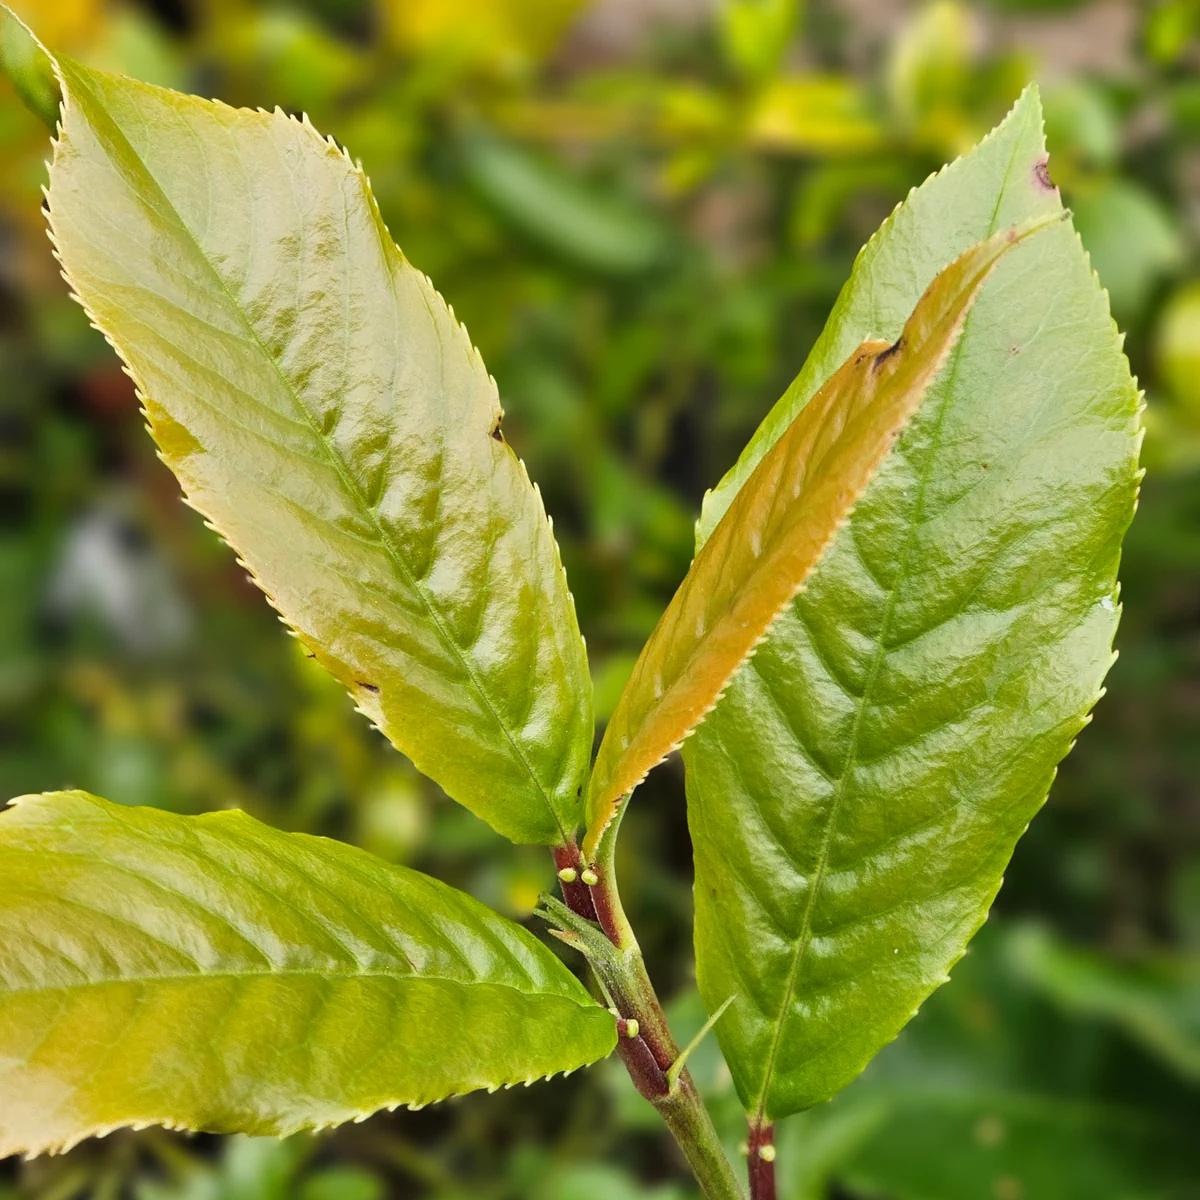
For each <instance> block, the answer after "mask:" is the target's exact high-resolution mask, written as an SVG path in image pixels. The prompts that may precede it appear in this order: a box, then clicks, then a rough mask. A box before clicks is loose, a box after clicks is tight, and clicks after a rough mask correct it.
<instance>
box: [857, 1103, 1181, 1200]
mask: <svg viewBox="0 0 1200 1200" xmlns="http://www.w3.org/2000/svg"><path fill="white" fill-rule="evenodd" d="M1172 1157H1174V1158H1175V1159H1176V1160H1178V1159H1179V1158H1181V1157H1182V1156H1181V1155H1180V1154H1179V1144H1178V1140H1176V1139H1173V1138H1171V1137H1169V1136H1167V1135H1166V1134H1165V1133H1164V1132H1163V1131H1162V1130H1160V1129H1158V1128H1156V1126H1155V1124H1154V1122H1153V1121H1152V1119H1151V1118H1149V1117H1148V1116H1144V1115H1143V1114H1140V1113H1137V1112H1129V1111H1128V1110H1125V1109H1121V1108H1110V1107H1107V1106H1105V1105H1100V1104H1091V1103H1088V1102H1087V1101H1074V1102H1071V1101H1064V1100H1063V1099H1062V1098H1061V1097H1057V1096H1053V1095H1042V1096H1012V1095H1006V1094H1003V1093H1000V1094H994V1095H989V1094H988V1093H987V1092H976V1091H972V1090H969V1089H959V1090H956V1091H955V1092H952V1093H950V1094H938V1093H933V1094H929V1093H923V1092H922V1091H921V1090H920V1089H918V1091H917V1092H916V1093H915V1094H912V1095H910V1096H907V1097H903V1096H898V1095H897V1096H894V1097H893V1098H892V1104H891V1106H890V1109H889V1110H888V1120H887V1121H886V1122H884V1123H883V1126H882V1128H881V1129H880V1130H879V1131H878V1132H877V1133H876V1134H875V1136H873V1137H868V1138H866V1139H865V1141H864V1144H863V1145H862V1146H861V1147H860V1148H859V1149H858V1150H857V1152H856V1153H855V1154H853V1155H852V1156H851V1158H850V1161H849V1162H848V1163H847V1165H846V1166H845V1167H844V1168H843V1169H842V1170H840V1171H839V1172H837V1174H838V1177H839V1179H840V1180H841V1181H842V1182H843V1184H844V1185H845V1186H847V1187H849V1188H850V1189H851V1190H852V1191H853V1192H854V1193H855V1194H865V1195H868V1196H871V1195H885V1196H888V1197H889V1198H890V1200H961V1198H962V1197H966V1196H981V1197H994V1198H995V1200H1130V1198H1131V1197H1137V1198H1138V1200H1151V1198H1154V1200H1168V1198H1172V1197H1181V1196H1183V1195H1184V1194H1185V1193H1182V1192H1179V1191H1177V1190H1176V1188H1177V1187H1178V1186H1180V1184H1181V1183H1182V1180H1183V1179H1184V1175H1183V1173H1182V1168H1181V1167H1180V1165H1179V1163H1178V1161H1176V1163H1175V1164H1174V1170H1172V1169H1171V1168H1170V1165H1169V1159H1170V1158H1172Z"/></svg>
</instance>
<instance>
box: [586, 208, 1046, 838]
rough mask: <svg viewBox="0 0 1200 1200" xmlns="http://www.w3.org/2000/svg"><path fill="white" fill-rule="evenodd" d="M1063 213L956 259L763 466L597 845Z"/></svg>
mask: <svg viewBox="0 0 1200 1200" xmlns="http://www.w3.org/2000/svg"><path fill="white" fill-rule="evenodd" d="M1056 220H1058V217H1057V216H1053V217H1050V218H1039V219H1036V220H1033V221H1029V222H1027V223H1025V224H1024V225H1021V226H1016V227H1013V228H1010V229H1006V230H1002V231H1001V232H1000V233H997V234H995V235H994V236H992V237H991V238H989V239H987V240H986V241H984V242H980V243H978V244H977V245H975V246H973V247H972V248H971V249H969V250H967V251H966V252H965V253H963V254H962V255H960V256H959V257H958V258H957V259H955V260H954V262H952V263H951V264H950V265H949V266H948V267H946V269H945V270H944V271H942V272H941V273H940V274H939V275H938V276H937V277H936V278H935V279H934V280H933V282H932V283H931V284H930V285H929V287H928V288H927V289H926V291H925V294H924V295H923V296H922V297H921V299H920V301H919V302H918V304H917V306H916V308H915V309H914V310H913V313H912V315H911V316H910V317H909V319H908V323H907V324H906V325H905V327H904V332H903V333H902V335H901V336H900V338H899V339H898V340H897V341H896V342H895V343H894V344H892V345H889V344H888V343H887V342H880V341H866V342H863V343H862V345H861V346H859V347H858V349H857V350H855V351H854V353H853V354H851V355H850V357H849V358H848V359H847V360H846V362H845V363H843V364H842V366H841V367H840V368H839V369H838V370H837V371H836V372H835V373H834V374H833V376H832V377H831V378H830V379H829V380H828V381H827V382H826V383H825V384H824V386H823V387H822V388H821V389H820V390H819V391H818V392H817V394H816V395H815V396H814V397H813V398H812V400H811V401H810V402H809V403H808V404H807V405H806V406H805V407H804V408H803V409H802V410H801V412H800V414H799V415H798V416H797V417H796V419H795V420H794V421H793V422H792V424H791V426H790V427H789V428H788V430H787V432H786V433H785V434H784V435H783V437H781V438H780V439H779V440H778V441H777V442H776V443H775V445H774V446H773V447H772V448H771V450H770V451H769V452H768V453H767V454H766V455H765V456H764V458H763V459H762V461H761V462H760V463H759V464H758V466H757V467H756V468H755V470H754V472H753V474H752V475H751V476H750V478H749V479H748V480H747V481H746V484H745V485H744V486H743V487H742V489H741V491H739V492H738V494H737V497H736V498H735V499H734V501H733V503H732V504H731V505H730V507H729V509H728V511H727V512H726V513H725V516H724V517H723V518H722V519H721V522H720V524H718V526H717V528H716V529H715V530H714V531H713V534H712V537H710V538H709V540H708V542H707V543H706V544H705V546H704V548H703V549H702V550H701V551H700V553H699V554H698V555H697V556H696V559H695V561H694V562H693V563H692V566H691V569H690V570H689V571H688V573H687V576H686V578H685V579H684V581H683V583H682V584H681V585H680V587H679V590H678V591H677V592H676V593H675V596H674V597H673V599H672V600H671V603H670V605H669V606H668V608H667V610H666V612H665V613H664V614H663V616H662V619H661V620H660V621H659V623H658V625H657V627H656V628H655V630H654V633H653V634H651V636H650V640H649V641H648V642H647V643H646V645H645V647H644V648H643V650H642V653H641V656H640V657H639V659H638V662H637V665H636V666H635V667H634V670H633V674H632V676H631V677H630V680H629V683H628V684H627V685H626V688H625V692H624V694H623V695H622V697H621V700H620V702H619V703H618V705H617V709H616V711H615V712H614V714H613V717H612V720H611V721H610V722H609V725H608V729H607V730H606V731H605V735H604V741H603V742H602V744H601V746H600V752H599V755H598V756H597V759H596V765H595V768H594V770H593V774H592V782H591V787H590V789H589V792H588V833H587V838H586V840H585V842H584V849H585V852H586V853H588V854H592V853H594V851H595V849H596V845H597V843H598V841H599V839H600V835H601V834H602V833H603V832H604V829H605V828H606V827H607V826H608V824H609V822H610V821H611V820H612V818H613V816H614V815H615V813H616V811H617V806H618V803H619V801H620V798H621V797H622V796H624V795H627V794H628V793H629V792H631V791H632V790H633V789H634V788H635V787H636V786H637V785H638V784H639V783H640V782H641V781H642V780H643V779H644V778H645V776H646V774H647V772H648V771H650V769H651V768H652V767H654V766H655V765H657V764H658V763H660V762H661V761H662V760H663V759H664V758H665V757H666V756H667V754H669V753H670V752H671V751H672V750H673V749H675V748H676V747H677V746H678V745H679V744H680V743H681V742H682V741H683V739H684V738H685V737H687V735H688V734H689V733H690V732H691V731H692V730H693V729H694V728H695V727H696V725H697V724H698V723H699V722H700V720H701V719H702V718H703V716H704V714H705V713H707V712H708V711H709V710H710V709H711V708H712V707H713V705H714V704H715V703H716V702H717V699H718V698H719V696H720V694H721V691H722V689H723V688H724V687H725V685H726V683H727V682H728V681H729V679H730V677H731V676H732V675H733V673H734V671H736V670H737V668H738V667H739V666H740V665H741V664H742V663H743V662H744V661H745V660H746V658H747V657H748V656H749V655H750V654H751V653H752V652H753V649H754V647H755V645H756V644H757V642H758V641H759V639H760V638H761V637H762V636H763V634H764V633H766V631H767V629H768V628H769V627H770V625H771V622H772V621H773V620H774V619H775V617H776V616H777V615H778V614H779V613H780V611H781V610H782V609H783V608H784V607H785V606H786V605H787V604H788V602H789V601H790V600H791V599H792V598H793V597H794V596H795V595H796V593H797V592H798V591H799V590H800V588H801V587H802V586H803V584H804V581H805V579H806V577H807V576H808V574H809V572H811V571H812V569H813V567H814V566H815V565H816V564H817V562H818V561H819V560H820V558H821V555H822V554H823V552H824V550H825V548H826V547H827V546H828V545H829V543H830V541H831V540H832V539H833V537H834V534H835V533H836V532H837V530H838V528H839V526H840V525H841V523H842V521H843V520H844V519H845V518H846V515H847V514H848V513H849V511H850V510H851V508H852V507H853V506H854V503H855V501H856V500H857V499H858V497H859V496H860V495H861V494H862V492H863V489H864V488H865V487H866V486H867V484H868V483H869V482H870V480H871V477H872V476H873V475H874V474H875V472H876V471H877V470H878V468H879V465H880V464H881V463H882V462H883V460H884V458H885V457H886V456H887V454H888V451H889V450H890V449H891V446H892V443H893V442H894V440H895V439H896V437H897V436H898V435H899V433H900V431H901V429H903V427H904V425H905V423H906V422H907V421H908V419H909V418H910V417H911V416H912V414H913V413H914V412H915V411H916V409H917V407H918V406H919V405H920V403H921V401H922V399H923V398H924V396H925V394H926V392H927V391H928V389H929V386H930V384H931V383H932V382H933V380H934V379H935V378H936V376H937V374H938V371H939V370H940V368H941V366H942V364H943V363H944V362H945V360H946V356H947V354H948V353H949V352H950V349H951V347H952V346H953V345H954V342H955V340H956V338H957V337H958V334H959V331H960V330H961V329H962V326H963V322H964V321H965V320H966V317H967V313H968V312H969V311H970V309H971V306H972V304H973V303H974V301H975V297H976V296H977V295H978V294H979V289H980V288H981V287H982V286H983V283H984V281H985V280H986V279H987V277H988V275H989V274H990V273H991V271H992V268H993V267H994V266H995V265H996V263H997V262H999V260H1000V259H1001V258H1002V257H1003V255H1004V254H1006V253H1007V252H1008V251H1009V250H1010V249H1011V248H1012V247H1013V246H1015V245H1017V244H1018V243H1020V242H1022V241H1024V240H1025V239H1026V238H1027V237H1029V236H1031V235H1032V234H1034V233H1036V232H1037V231H1038V230H1040V229H1043V228H1045V226H1046V225H1048V224H1051V223H1052V222H1054V221H1056Z"/></svg>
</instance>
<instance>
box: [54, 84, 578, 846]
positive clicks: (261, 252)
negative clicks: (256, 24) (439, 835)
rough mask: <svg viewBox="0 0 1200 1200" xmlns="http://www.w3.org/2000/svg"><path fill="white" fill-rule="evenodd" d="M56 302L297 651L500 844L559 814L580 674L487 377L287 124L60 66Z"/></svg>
mask: <svg viewBox="0 0 1200 1200" xmlns="http://www.w3.org/2000/svg"><path fill="white" fill-rule="evenodd" d="M62 78H63V83H64V88H65V91H66V95H67V102H66V105H65V110H64V122H63V133H62V137H61V139H60V141H59V142H58V144H57V146H56V150H55V156H54V162H53V165H52V169H51V184H50V193H49V209H50V221H51V226H52V228H53V233H54V238H55V243H56V246H57V248H58V252H59V254H60V255H61V258H62V261H63V264H64V266H65V268H66V271H67V273H68V275H69V277H70V281H71V284H72V286H73V287H74V288H75V290H76V291H77V292H78V294H79V296H80V298H81V300H82V301H83V303H84V304H85V305H86V307H87V309H88V311H89V313H90V315H91V317H92V319H93V320H94V321H95V323H96V324H97V325H98V326H99V327H100V329H101V330H102V331H103V332H104V333H105V334H106V336H107V337H108V338H109V339H110V341H112V343H113V344H114V346H116V347H117V349H118V350H119V352H120V353H121V355H122V357H123V358H124V359H125V361H126V363H127V364H128V366H129V369H130V372H131V373H132V375H133V377H134V379H135V380H136V381H137V384H138V388H139V390H140V392H141V394H142V397H143V401H144V404H145V408H146V414H147V416H148V418H149V422H150V427H151V432H152V433H153V434H154V437H155V439H156V441H157V442H158V444H159V447H160V449H161V451H162V457H163V459H164V460H165V461H166V462H167V464H168V465H169V466H170V467H171V468H172V470H174V471H175V472H176V474H177V475H178V476H179V478H180V480H181V482H182V484H183V487H184V491H185V493H186V495H187V497H188V500H189V502H190V503H191V504H193V505H194V506H195V507H196V508H198V509H200V510H201V511H202V512H203V513H205V515H206V516H207V517H208V518H209V520H210V521H211V522H212V523H213V525H214V526H215V527H216V528H217V530H218V531H219V532H220V533H221V534H222V535H223V536H224V537H225V538H226V539H227V540H228V541H229V542H230V543H231V544H232V545H234V546H235V547H236V548H237V549H238V551H239V552H240V554H241V555H242V557H243V558H244V560H245V562H246V564H247V566H248V568H249V570H250V571H251V573H252V574H253V576H254V578H255V580H256V581H257V582H258V583H259V585H260V586H261V587H262V588H263V589H264V590H265V591H266V592H267V594H268V596H270V598H271V600H272V603H273V604H274V605H275V606H276V607H277V608H278V610H279V611H280V613H281V614H282V616H283V617H284V619H285V621H286V622H287V623H288V624H289V625H291V626H292V627H293V628H294V629H296V630H297V631H298V633H299V636H300V638H301V640H302V641H303V642H304V644H305V645H306V646H307V647H308V648H309V650H310V651H311V652H312V653H314V654H315V655H316V656H317V658H318V659H319V660H320V661H321V663H322V665H324V666H326V667H327V668H328V669H329V670H330V671H331V672H332V673H333V674H334V675H335V676H336V677H337V678H338V679H339V680H340V681H341V682H342V683H343V684H344V685H345V686H346V687H347V688H348V689H349V690H350V692H351V694H352V695H353V696H354V698H355V700H356V702H357V704H358V706H359V707H360V708H361V709H362V710H363V711H364V712H365V713H366V714H367V715H368V716H370V717H371V719H372V720H373V721H375V722H376V723H377V724H378V725H379V727H380V728H381V729H382V730H383V731H384V732H385V733H386V734H387V735H388V737H390V738H391V739H392V741H393V742H395V744H396V745H397V746H398V747H400V749H402V750H403V751H404V752H405V753H406V754H408V755H409V756H410V757H411V758H412V759H413V761H414V762H415V763H416V764H417V766H418V767H420V769H421V770H422V771H424V772H426V773H427V774H428V775H430V776H431V777H432V778H434V779H435V780H436V781H437V782H438V783H440V784H441V785H442V787H444V788H445V789H446V791H447V792H449V794H450V795H451V796H453V797H454V798H455V799H457V800H459V801H460V802H462V803H463V804H465V805H466V806H467V807H468V808H470V809H471V810H472V811H473V812H475V813H477V814H478V815H479V816H482V817H483V818H484V819H485V820H487V821H489V822H490V823H491V824H492V825H493V826H494V827H495V828H496V829H498V830H499V831H500V832H501V833H503V834H504V835H505V836H507V837H509V838H511V839H513V840H514V841H525V842H545V843H551V842H561V841H563V840H565V839H566V837H567V836H568V835H569V834H570V832H571V831H572V829H573V828H574V827H575V825H576V824H577V821H578V814H579V811H580V808H581V805H582V800H581V787H582V780H583V776H584V772H585V771H586V769H587V759H588V755H589V752H590V745H591V736H592V722H591V707H590V695H591V693H590V683H589V681H588V675H587V661H586V655H585V653H584V649H583V643H582V641H581V639H580V636H579V633H578V629H577V626H576V622H575V615H574V609H573V606H572V603H571V599H570V596H569V594H568V592H567V589H566V581H565V577H564V575H563V572H562V568H561V565H560V564H559V561H558V551H557V548H556V546H555V544H554V540H553V537H552V535H551V532H550V527H549V524H548V523H547V521H546V518H545V514H544V511H543V508H542V504H541V501H540V498H539V496H538V495H537V493H536V492H535V490H534V489H532V488H531V487H530V485H529V481H528V478H527V477H526V474H525V470H524V467H523V466H522V465H521V463H520V461H519V460H518V459H517V458H516V456H515V455H514V454H513V452H512V450H511V449H510V448H509V446H508V445H507V444H506V442H505V441H504V437H503V434H502V433H501V432H500V420H501V410H500V406H499V402H498V400H497V396H496V388H495V384H494V382H493V381H492V380H491V379H490V378H489V376H488V375H487V372H486V371H485V370H484V367H483V363H482V362H481V360H480V358H479V355H478V353H477V352H476V351H475V350H474V349H473V347H472V346H471V344H470V342H469V341H468V340H467V336H466V334H465V332H464V330H463V329H462V327H461V326H460V325H459V324H458V323H457V322H456V321H455V319H454V317H453V314H452V312H451V311H450V310H449V309H448V308H447V307H446V305H445V304H444V303H443V301H442V300H441V298H440V297H439V296H438V295H437V293H436V292H434V291H433V289H432V287H431V286H430V284H429V281H428V280H427V279H426V278H425V277H424V276H423V275H421V274H419V273H418V272H417V271H415V270H413V269H412V268H411V267H410V266H409V265H408V264H407V262H406V261H405V260H404V258H403V257H402V256H401V254H400V253H399V251H398V250H397V249H396V248H395V246H394V244H393V243H392V241H391V238H390V236H389V235H388V233H387V231H386V229H385V228H384V226H383V223H382V221H381V219H380V216H379V213H378V210H377V209H376V207H375V202H374V200H373V198H372V196H371V194H370V191H369V188H368V185H367V182H366V179H365V177H364V176H363V175H362V173H361V171H359V170H357V169H356V168H355V167H354V165H353V164H352V163H351V162H350V161H349V160H348V159H347V158H346V157H345V156H344V155H343V154H342V153H341V152H340V151H339V150H338V149H337V148H336V147H335V146H333V145H332V144H330V143H328V142H326V141H324V140H323V139H322V138H321V137H320V136H319V135H318V134H317V133H316V132H315V130H313V128H312V127H311V126H310V125H308V124H307V123H304V124H302V123H300V122H297V121H294V120H291V119H290V118H288V117H286V116H284V114H283V113H281V112H279V111H276V112H275V113H274V114H269V113H264V112H249V111H246V110H237V109H230V108H227V107H225V106H223V105H218V104H214V103H210V102H208V101H204V100H199V99H196V98H194V97H187V96H182V95H179V94H177V93H174V92H168V91H164V90H161V89H158V88H153V87H149V86H147V85H144V84H139V83H135V82H133V81H130V80H124V79H121V78H119V77H116V76H110V75H106V74H103V73H100V72H95V71H91V70H89V69H87V68H84V67H81V66H79V65H77V64H74V63H69V62H64V63H63V64H62Z"/></svg>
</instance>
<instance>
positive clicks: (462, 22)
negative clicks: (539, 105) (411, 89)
mask: <svg viewBox="0 0 1200 1200" xmlns="http://www.w3.org/2000/svg"><path fill="white" fill-rule="evenodd" d="M583 3H584V0H387V4H386V7H385V10H384V11H385V13H386V17H387V22H388V26H389V29H390V31H391V34H392V37H393V38H394V40H396V41H397V42H399V43H400V44H401V45H403V46H405V47H406V48H408V49H412V50H417V51H420V52H424V53H429V52H430V51H434V52H445V51H450V52H451V53H454V54H456V55H458V56H461V57H462V58H464V59H466V60H468V61H472V62H489V63H495V64H497V65H500V66H524V65H526V64H528V63H529V62H531V61H532V62H536V61H538V60H540V59H541V58H542V57H543V56H544V55H546V54H548V53H549V52H550V50H552V49H553V48H554V46H555V44H556V43H557V41H558V39H559V37H560V36H561V35H562V33H563V31H564V30H565V29H566V27H567V25H568V24H569V23H570V21H571V19H572V18H573V17H574V16H575V15H576V14H577V13H578V12H579V10H580V9H581V8H582V7H583Z"/></svg>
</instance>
